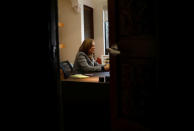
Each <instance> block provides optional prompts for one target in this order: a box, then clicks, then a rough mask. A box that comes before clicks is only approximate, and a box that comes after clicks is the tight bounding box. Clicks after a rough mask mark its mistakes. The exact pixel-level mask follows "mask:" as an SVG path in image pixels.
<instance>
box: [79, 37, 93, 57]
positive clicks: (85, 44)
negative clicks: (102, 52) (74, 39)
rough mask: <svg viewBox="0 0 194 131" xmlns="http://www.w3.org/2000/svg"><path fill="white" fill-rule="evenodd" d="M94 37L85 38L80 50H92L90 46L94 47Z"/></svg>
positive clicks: (86, 51)
mask: <svg viewBox="0 0 194 131" xmlns="http://www.w3.org/2000/svg"><path fill="white" fill-rule="evenodd" d="M93 41H94V40H93V39H85V40H84V41H83V43H82V45H81V46H80V48H79V51H82V52H84V53H86V54H87V55H89V54H88V51H89V50H90V48H91V47H92V43H93Z"/></svg>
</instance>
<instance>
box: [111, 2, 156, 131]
mask: <svg viewBox="0 0 194 131" xmlns="http://www.w3.org/2000/svg"><path fill="white" fill-rule="evenodd" d="M108 5H109V6H108V7H109V35H110V37H109V40H110V46H112V45H114V44H117V45H118V48H119V50H120V52H121V53H120V55H117V56H113V55H111V56H110V59H111V61H110V62H111V63H110V64H111V71H110V75H111V81H110V83H111V93H110V94H111V126H112V130H113V131H145V130H152V129H153V128H154V125H155V124H157V122H156V119H155V118H156V117H154V116H157V114H156V107H155V106H154V105H156V103H155V102H156V100H157V99H156V96H157V92H156V91H157V90H156V89H157V80H158V40H157V37H158V31H157V29H158V28H157V18H156V17H157V8H156V6H157V5H156V1H155V0H108ZM154 122H155V123H154Z"/></svg>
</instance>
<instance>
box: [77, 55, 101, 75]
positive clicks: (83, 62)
mask: <svg viewBox="0 0 194 131" xmlns="http://www.w3.org/2000/svg"><path fill="white" fill-rule="evenodd" d="M86 57H87V56H86V55H82V54H81V55H79V57H78V62H79V65H80V66H81V69H82V70H83V71H84V72H97V71H102V65H100V64H97V62H96V63H94V65H95V66H91V65H89V64H88V61H87V58H86Z"/></svg>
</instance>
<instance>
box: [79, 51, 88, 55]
mask: <svg viewBox="0 0 194 131" xmlns="http://www.w3.org/2000/svg"><path fill="white" fill-rule="evenodd" d="M82 55H83V56H87V55H86V53H84V52H82V51H80V52H78V56H82Z"/></svg>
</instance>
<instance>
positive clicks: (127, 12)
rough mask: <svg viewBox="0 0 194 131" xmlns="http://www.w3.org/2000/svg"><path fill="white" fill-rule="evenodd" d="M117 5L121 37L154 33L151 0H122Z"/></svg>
mask: <svg viewBox="0 0 194 131" xmlns="http://www.w3.org/2000/svg"><path fill="white" fill-rule="evenodd" d="M117 5H118V7H117V8H118V11H119V15H118V18H117V19H118V31H119V35H120V36H122V37H128V36H130V37H131V36H137V35H144V34H147V35H148V34H153V33H154V27H155V25H154V20H153V19H154V17H153V16H154V11H153V10H154V6H153V5H154V2H153V0H122V1H119V2H118V3H117Z"/></svg>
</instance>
